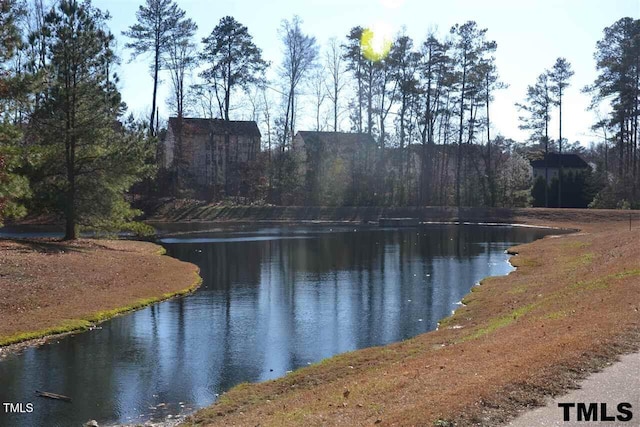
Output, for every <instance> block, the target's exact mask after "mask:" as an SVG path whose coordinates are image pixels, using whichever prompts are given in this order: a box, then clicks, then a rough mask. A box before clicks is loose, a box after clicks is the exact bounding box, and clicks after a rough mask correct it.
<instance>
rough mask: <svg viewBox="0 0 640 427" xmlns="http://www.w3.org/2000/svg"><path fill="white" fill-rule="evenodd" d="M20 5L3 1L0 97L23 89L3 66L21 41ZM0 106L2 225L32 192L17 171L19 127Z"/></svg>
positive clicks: (15, 215)
mask: <svg viewBox="0 0 640 427" xmlns="http://www.w3.org/2000/svg"><path fill="white" fill-rule="evenodd" d="M17 13H18V7H17V4H16V2H15V1H13V0H9V1H5V2H3V3H0V98H2V99H10V98H12V97H15V96H16V94H17V92H18V91H20V88H21V85H20V84H19V83H20V81H19V80H17V79H16V78H15V77H14V76H11V75H10V73H9V72H8V71H6V70H5V68H4V62H5V61H6V60H7V59H9V58H10V57H11V55H12V54H13V52H14V50H15V48H16V46H17V45H18V44H19V41H20V34H19V31H18V28H17V27H16V25H15V17H16V14H17ZM3 113H4V111H3V109H2V105H0V226H1V225H2V222H3V220H4V219H5V218H19V217H21V216H23V215H24V214H25V213H26V211H25V208H24V206H23V205H22V204H21V203H20V199H21V198H24V197H27V196H28V195H29V185H28V180H27V179H26V178H25V177H24V176H21V175H18V174H16V173H15V170H16V169H17V168H18V167H19V166H20V163H21V156H20V151H21V150H20V149H19V147H18V142H19V141H20V139H21V135H20V132H19V131H18V129H17V127H16V126H14V125H11V124H9V123H8V122H6V121H3V120H2V116H3Z"/></svg>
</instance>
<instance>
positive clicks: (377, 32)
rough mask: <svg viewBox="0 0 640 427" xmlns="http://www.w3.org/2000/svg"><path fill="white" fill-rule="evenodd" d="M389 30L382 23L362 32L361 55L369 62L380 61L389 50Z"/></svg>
mask: <svg viewBox="0 0 640 427" xmlns="http://www.w3.org/2000/svg"><path fill="white" fill-rule="evenodd" d="M391 43H392V42H391V28H390V27H389V26H388V25H386V24H384V23H380V22H378V23H376V24H374V25H372V26H371V27H370V28H366V29H365V30H364V31H363V32H362V39H361V40H360V46H361V48H362V54H363V55H364V57H365V58H367V59H368V60H370V61H381V60H382V59H384V58H386V57H387V55H388V54H389V51H390V50H391Z"/></svg>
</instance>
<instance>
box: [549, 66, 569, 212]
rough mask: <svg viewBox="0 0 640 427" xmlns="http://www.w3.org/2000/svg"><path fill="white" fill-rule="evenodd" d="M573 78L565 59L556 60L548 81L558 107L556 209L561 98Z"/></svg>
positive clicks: (561, 192)
mask: <svg viewBox="0 0 640 427" xmlns="http://www.w3.org/2000/svg"><path fill="white" fill-rule="evenodd" d="M572 76H573V70H571V64H570V63H569V61H567V60H566V59H565V58H558V59H557V60H556V63H555V64H554V65H553V68H552V69H551V71H550V73H549V79H550V81H551V84H552V85H551V92H552V93H553V95H554V100H553V101H554V104H555V105H557V106H558V116H559V117H558V123H559V130H558V153H559V154H560V171H559V175H558V197H559V199H558V207H560V208H561V207H563V205H562V195H563V191H562V179H563V177H562V174H563V172H562V171H563V168H562V97H563V95H564V92H565V89H566V88H567V87H568V86H569V79H571V77H572Z"/></svg>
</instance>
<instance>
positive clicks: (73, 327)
mask: <svg viewBox="0 0 640 427" xmlns="http://www.w3.org/2000/svg"><path fill="white" fill-rule="evenodd" d="M201 284H202V278H201V277H200V276H199V275H198V274H197V273H196V279H195V280H194V282H193V283H192V284H191V286H189V287H188V288H185V289H182V290H180V291H177V292H171V293H165V294H163V295H162V296H159V297H152V298H144V299H141V300H138V301H136V302H135V303H133V304H129V305H127V306H124V307H119V308H115V309H112V310H103V311H99V312H97V313H94V314H92V315H90V316H87V317H85V318H82V319H70V320H65V321H63V322H62V323H61V324H60V325H57V326H53V327H51V328H46V329H41V330H38V331H31V332H20V333H17V334H14V335H9V336H6V337H0V347H4V346H7V345H11V344H17V343H21V342H24V341H28V340H33V339H38V338H43V337H47V336H51V335H59V334H67V333H72V332H82V331H86V330H87V329H89V328H90V327H91V326H94V325H95V324H97V323H102V322H104V321H105V320H109V319H111V318H113V317H115V316H118V315H120V314H124V313H128V312H130V311H134V310H138V309H140V308H143V307H146V306H149V305H151V304H155V303H157V302H160V301H164V300H167V299H169V298H174V297H178V296H182V295H186V294H188V293H191V292H193V291H194V290H195V289H197V288H198V287H199V286H200V285H201Z"/></svg>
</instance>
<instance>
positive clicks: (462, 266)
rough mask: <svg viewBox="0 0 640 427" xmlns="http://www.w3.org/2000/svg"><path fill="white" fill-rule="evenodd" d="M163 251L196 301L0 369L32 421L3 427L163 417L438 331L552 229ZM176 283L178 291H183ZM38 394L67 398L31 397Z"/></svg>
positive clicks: (155, 310) (367, 235) (226, 241)
mask: <svg viewBox="0 0 640 427" xmlns="http://www.w3.org/2000/svg"><path fill="white" fill-rule="evenodd" d="M164 231H165V232H169V231H170V232H171V233H170V234H167V235H166V237H164V238H161V239H160V241H159V243H160V244H162V245H163V246H164V247H165V248H166V249H167V252H168V254H169V255H171V256H174V257H176V258H179V259H181V260H184V261H189V262H192V263H194V264H197V265H198V266H199V267H200V269H201V272H200V274H201V276H202V278H203V280H204V281H203V284H202V286H201V287H200V288H199V289H198V290H197V291H196V292H195V293H193V294H192V295H189V296H187V297H184V298H180V299H174V300H171V301H167V302H164V303H160V304H157V305H154V306H151V307H148V308H145V309H142V310H139V311H137V312H135V313H131V314H128V315H125V316H122V317H118V318H115V319H112V320H111V321H108V322H105V323H103V324H101V325H100V326H99V327H98V328H97V329H95V330H92V331H88V332H85V333H81V334H77V335H74V336H69V337H65V338H62V339H60V340H58V341H55V342H52V343H50V344H47V345H44V346H41V347H37V348H29V349H26V350H25V351H23V352H22V353H20V354H16V355H11V356H8V357H7V358H6V359H5V360H3V361H0V401H1V402H23V403H27V402H31V403H33V405H34V410H33V412H32V413H27V414H19V415H11V416H8V415H6V414H3V413H2V412H0V426H44V425H46V426H64V427H67V426H74V425H77V426H79V425H82V423H84V422H86V421H88V420H91V419H95V420H97V421H98V422H99V423H100V425H101V426H102V425H103V424H116V423H133V422H145V421H148V420H156V421H157V420H164V419H166V418H167V417H174V416H177V415H180V414H187V413H190V412H193V411H194V410H195V409H197V408H200V407H203V406H206V405H209V404H211V403H212V402H214V401H215V400H216V399H217V397H218V396H219V395H220V394H221V393H223V392H225V391H227V390H229V389H230V388H231V387H233V386H234V385H235V384H238V383H240V382H258V381H265V380H268V379H272V378H277V377H280V376H283V375H285V374H286V373H287V372H289V371H291V370H294V369H296V368H300V367H304V366H307V365H309V364H312V363H315V362H318V361H320V360H322V359H323V358H326V357H330V356H332V355H335V354H338V353H344V352H348V351H352V350H356V349H359V348H364V347H371V346H377V345H383V344H388V343H392V342H396V341H401V340H404V339H407V338H410V337H413V336H416V335H418V334H421V333H424V332H427V331H430V330H434V329H435V328H436V327H437V323H438V321H439V320H440V319H442V318H443V317H446V316H448V315H449V314H451V312H452V310H455V308H456V307H457V306H458V304H459V301H460V300H461V299H462V297H463V296H464V295H465V294H467V293H468V292H469V290H470V289H471V287H472V286H473V285H474V284H476V283H477V282H478V281H479V280H481V279H482V278H484V277H487V276H492V275H504V274H507V273H509V272H510V271H512V270H513V268H512V267H511V265H510V264H509V263H508V258H509V256H508V255H506V253H505V250H506V249H507V248H508V247H510V246H513V245H515V244H519V243H527V242H531V241H533V240H535V239H538V238H541V237H543V236H544V235H546V234H549V233H550V232H551V230H545V229H536V228H523V227H510V226H480V225H463V226H456V225H433V226H421V227H415V228H397V229H393V228H389V229H385V228H377V227H373V226H338V227H317V226H314V227H312V226H309V227H236V228H233V229H221V230H210V231H207V232H202V231H198V230H197V229H196V230H190V231H188V232H185V231H187V230H185V229H184V227H179V226H174V227H169V226H167V227H166V228H165V230H164ZM185 285H188V283H187V282H185ZM35 390H45V391H50V392H54V393H60V394H63V395H67V396H71V397H72V398H73V402H72V403H65V402H60V401H54V400H46V399H42V398H38V397H35V396H34V391H35Z"/></svg>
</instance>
